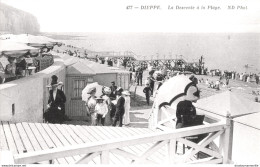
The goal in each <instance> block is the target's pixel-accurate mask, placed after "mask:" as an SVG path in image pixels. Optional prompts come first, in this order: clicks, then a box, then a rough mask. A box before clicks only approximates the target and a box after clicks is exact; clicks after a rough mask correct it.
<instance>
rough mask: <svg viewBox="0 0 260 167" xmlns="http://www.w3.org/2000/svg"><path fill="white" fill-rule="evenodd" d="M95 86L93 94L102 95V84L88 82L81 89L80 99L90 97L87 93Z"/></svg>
mask: <svg viewBox="0 0 260 167" xmlns="http://www.w3.org/2000/svg"><path fill="white" fill-rule="evenodd" d="M93 88H96V94H95V96H97V97H98V96H101V95H102V88H103V86H101V85H99V84H98V83H97V82H94V83H91V84H88V85H87V86H86V87H85V88H84V89H83V90H82V94H81V96H82V100H83V101H88V98H89V97H90V94H89V93H88V92H89V91H90V90H91V89H93Z"/></svg>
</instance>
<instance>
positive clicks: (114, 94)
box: [109, 81, 117, 100]
mask: <svg viewBox="0 0 260 167" xmlns="http://www.w3.org/2000/svg"><path fill="white" fill-rule="evenodd" d="M111 84H112V86H110V89H111V94H110V96H109V97H110V98H111V99H112V100H115V99H116V89H117V86H116V85H115V82H114V81H113V82H111Z"/></svg>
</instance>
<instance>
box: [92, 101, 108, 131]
mask: <svg viewBox="0 0 260 167" xmlns="http://www.w3.org/2000/svg"><path fill="white" fill-rule="evenodd" d="M96 100H97V104H96V106H95V111H96V113H97V125H98V124H99V121H100V120H101V125H103V126H104V125H105V117H106V114H107V113H108V107H107V105H106V104H105V103H103V102H104V101H103V100H104V99H103V98H102V97H99V98H96Z"/></svg>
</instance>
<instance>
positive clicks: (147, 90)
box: [143, 84, 152, 106]
mask: <svg viewBox="0 0 260 167" xmlns="http://www.w3.org/2000/svg"><path fill="white" fill-rule="evenodd" d="M143 92H144V93H145V97H146V102H147V105H148V106H149V103H150V96H151V92H152V90H151V87H150V85H149V84H146V85H145V88H144V90H143Z"/></svg>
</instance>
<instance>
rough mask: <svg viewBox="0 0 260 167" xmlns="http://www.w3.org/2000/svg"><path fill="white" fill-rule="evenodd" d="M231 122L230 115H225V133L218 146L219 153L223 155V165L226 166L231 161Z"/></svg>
mask: <svg viewBox="0 0 260 167" xmlns="http://www.w3.org/2000/svg"><path fill="white" fill-rule="evenodd" d="M232 140H233V120H232V118H231V117H230V114H227V118H226V129H225V132H224V133H223V134H222V135H221V136H220V140H219V142H220V143H219V146H220V151H221V152H222V154H223V163H224V164H227V163H229V162H230V161H231V156H232V144H233V141H232Z"/></svg>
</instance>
